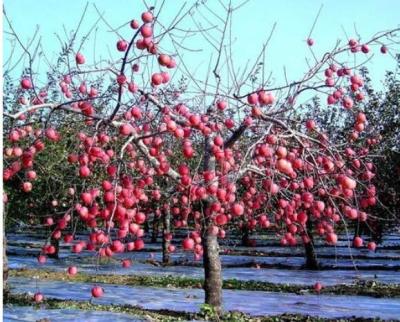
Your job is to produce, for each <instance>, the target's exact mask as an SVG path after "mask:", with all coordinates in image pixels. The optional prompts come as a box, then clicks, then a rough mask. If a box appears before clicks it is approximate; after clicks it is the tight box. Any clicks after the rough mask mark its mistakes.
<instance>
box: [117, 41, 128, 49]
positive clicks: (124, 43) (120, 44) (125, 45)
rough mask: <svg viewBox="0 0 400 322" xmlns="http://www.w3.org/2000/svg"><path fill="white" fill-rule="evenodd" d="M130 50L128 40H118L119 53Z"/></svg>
mask: <svg viewBox="0 0 400 322" xmlns="http://www.w3.org/2000/svg"><path fill="white" fill-rule="evenodd" d="M127 48H128V42H127V41H126V40H123V39H121V40H118V42H117V49H118V51H126V49H127Z"/></svg>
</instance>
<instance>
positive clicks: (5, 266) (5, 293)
mask: <svg viewBox="0 0 400 322" xmlns="http://www.w3.org/2000/svg"><path fill="white" fill-rule="evenodd" d="M3 233H4V236H3V303H4V302H6V301H7V299H8V296H9V294H10V287H9V285H8V259H7V253H6V248H7V237H6V232H5V231H4V232H3Z"/></svg>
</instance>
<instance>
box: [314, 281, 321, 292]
mask: <svg viewBox="0 0 400 322" xmlns="http://www.w3.org/2000/svg"><path fill="white" fill-rule="evenodd" d="M322 288H323V286H322V284H321V283H320V282H316V283H315V284H314V290H315V291H316V292H317V293H319V292H320V291H321V290H322Z"/></svg>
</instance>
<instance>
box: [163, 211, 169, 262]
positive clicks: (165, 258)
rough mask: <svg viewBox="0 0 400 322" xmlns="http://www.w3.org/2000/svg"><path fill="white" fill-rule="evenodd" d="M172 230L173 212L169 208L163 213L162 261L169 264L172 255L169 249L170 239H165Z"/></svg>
mask: <svg viewBox="0 0 400 322" xmlns="http://www.w3.org/2000/svg"><path fill="white" fill-rule="evenodd" d="M170 232H171V214H170V212H169V210H167V211H165V213H164V214H163V239H162V252H163V254H162V261H163V264H169V263H170V262H171V256H170V254H169V251H168V246H169V245H170V241H169V240H166V239H165V236H166V235H167V234H169V233H170Z"/></svg>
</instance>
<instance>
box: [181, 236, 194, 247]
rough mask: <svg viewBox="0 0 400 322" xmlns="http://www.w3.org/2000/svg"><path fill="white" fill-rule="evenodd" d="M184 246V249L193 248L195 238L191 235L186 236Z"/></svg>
mask: <svg viewBox="0 0 400 322" xmlns="http://www.w3.org/2000/svg"><path fill="white" fill-rule="evenodd" d="M182 246H183V249H184V250H192V249H193V248H194V240H193V239H192V238H190V237H186V238H185V239H184V240H183V242H182Z"/></svg>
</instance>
